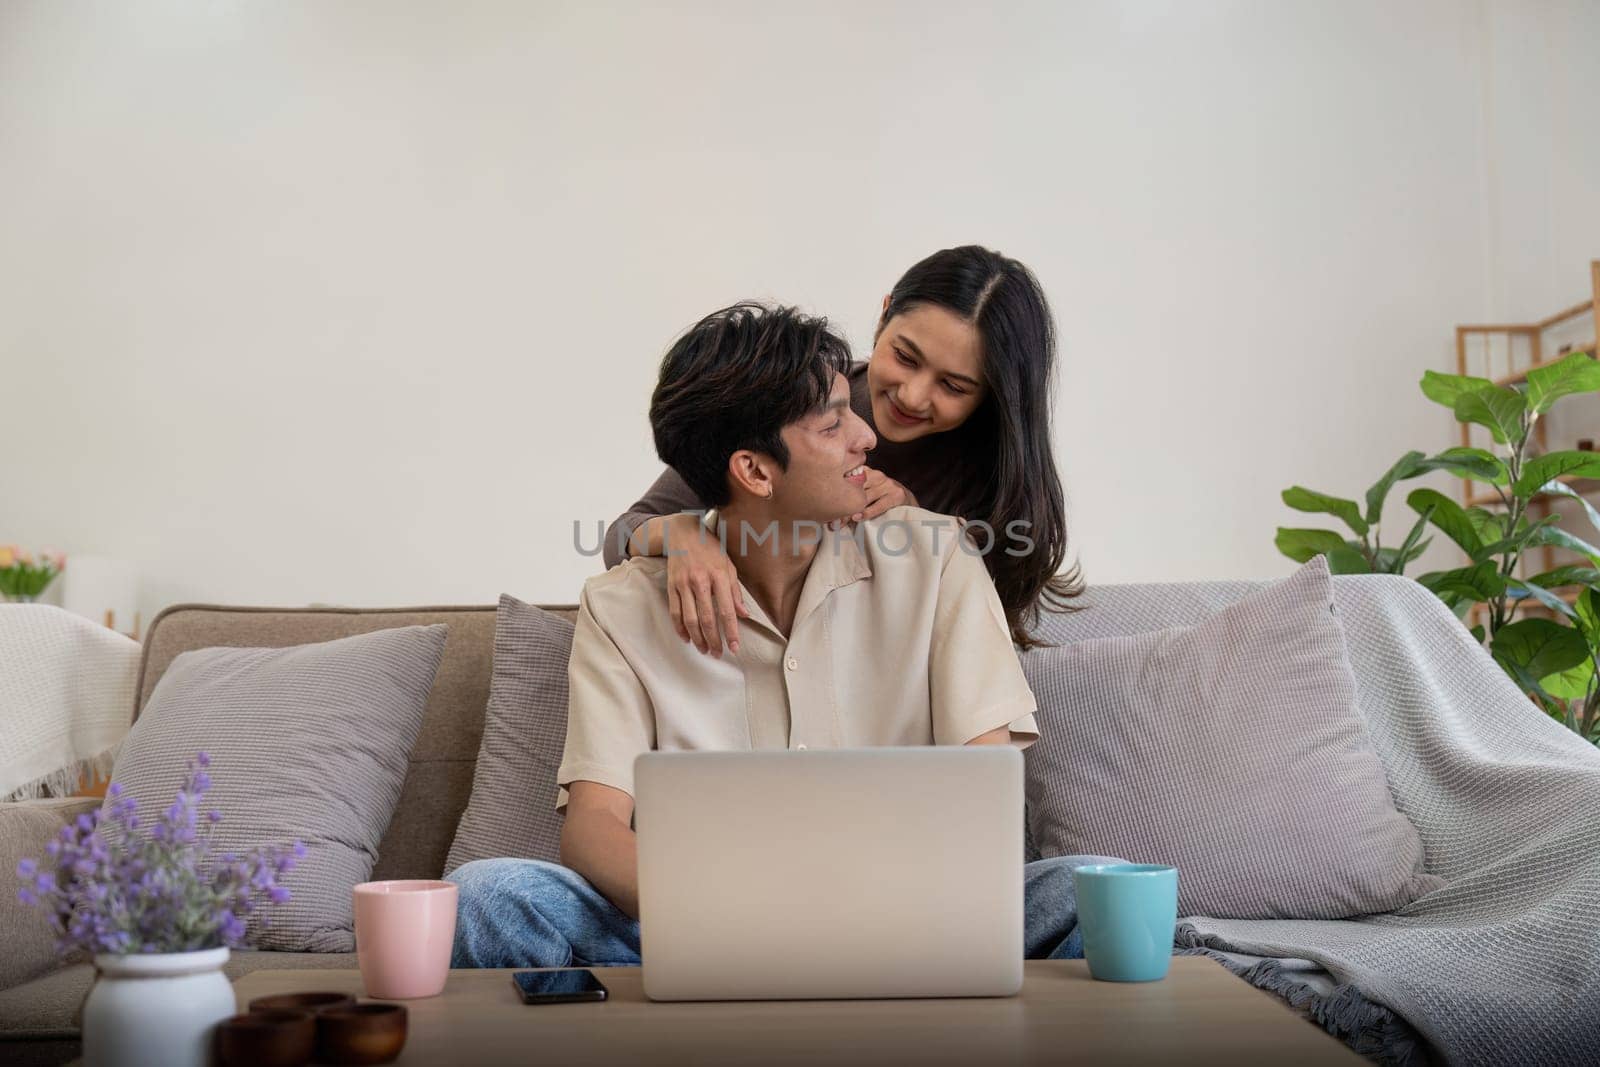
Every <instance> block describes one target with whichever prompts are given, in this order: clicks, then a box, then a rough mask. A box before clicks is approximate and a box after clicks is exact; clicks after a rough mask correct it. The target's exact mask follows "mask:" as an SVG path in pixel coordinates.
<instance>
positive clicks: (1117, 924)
mask: <svg viewBox="0 0 1600 1067" xmlns="http://www.w3.org/2000/svg"><path fill="white" fill-rule="evenodd" d="M1072 884H1073V887H1074V888H1075V889H1076V890H1077V894H1078V925H1079V926H1080V927H1081V929H1082V932H1083V955H1084V958H1085V959H1087V960H1088V961H1089V973H1090V974H1092V975H1093V976H1094V977H1096V978H1098V979H1100V980H1101V981H1102V982H1155V981H1159V980H1161V979H1162V978H1165V977H1166V976H1167V968H1168V967H1169V966H1171V964H1172V937H1173V933H1174V931H1175V929H1176V927H1177V924H1178V869H1177V868H1176V867H1162V866H1159V865H1157V864H1149V863H1097V864H1093V865H1091V866H1087V867H1076V868H1074V869H1073V871H1072Z"/></svg>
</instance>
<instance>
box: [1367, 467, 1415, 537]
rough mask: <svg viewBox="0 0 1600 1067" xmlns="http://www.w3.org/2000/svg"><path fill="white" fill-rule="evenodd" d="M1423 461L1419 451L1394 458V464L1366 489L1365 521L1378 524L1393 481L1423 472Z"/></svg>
mask: <svg viewBox="0 0 1600 1067" xmlns="http://www.w3.org/2000/svg"><path fill="white" fill-rule="evenodd" d="M1423 462H1424V460H1423V456H1422V453H1421V452H1407V453H1406V454H1405V455H1403V456H1401V457H1400V458H1399V459H1397V460H1395V463H1394V466H1392V467H1390V468H1389V470H1388V471H1387V472H1386V473H1385V474H1384V476H1383V477H1382V478H1379V479H1378V480H1377V481H1376V482H1373V483H1372V488H1371V489H1368V490H1367V522H1369V523H1371V524H1372V525H1373V526H1376V525H1378V522H1379V520H1381V519H1382V518H1383V501H1384V498H1385V497H1387V496H1388V495H1389V490H1390V489H1393V488H1394V483H1395V482H1398V481H1401V480H1403V479H1406V478H1415V477H1416V476H1417V475H1419V474H1421V473H1423V470H1424V468H1423V466H1422V464H1423Z"/></svg>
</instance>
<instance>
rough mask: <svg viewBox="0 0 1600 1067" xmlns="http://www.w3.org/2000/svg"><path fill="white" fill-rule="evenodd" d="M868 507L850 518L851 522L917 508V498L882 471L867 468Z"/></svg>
mask: <svg viewBox="0 0 1600 1067" xmlns="http://www.w3.org/2000/svg"><path fill="white" fill-rule="evenodd" d="M866 490H867V506H866V507H864V508H862V509H861V510H860V511H858V512H856V513H855V514H854V515H852V516H850V519H849V521H850V522H861V521H863V520H865V519H875V518H877V517H878V516H879V515H882V514H883V513H884V512H886V511H888V510H889V509H890V508H898V507H901V506H906V505H909V506H910V507H916V506H917V498H916V496H915V495H914V494H913V493H912V492H911V490H909V489H907V488H906V487H905V486H903V485H901V484H900V483H899V482H897V481H895V480H894V479H893V478H891V477H889V476H888V475H887V474H885V473H883V472H882V471H880V470H874V469H873V468H872V467H868V468H867V484H866Z"/></svg>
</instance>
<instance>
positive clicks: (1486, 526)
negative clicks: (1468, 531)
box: [1466, 508, 1506, 545]
mask: <svg viewBox="0 0 1600 1067" xmlns="http://www.w3.org/2000/svg"><path fill="white" fill-rule="evenodd" d="M1466 515H1467V521H1468V522H1470V523H1472V532H1473V533H1475V534H1477V535H1478V540H1480V541H1482V542H1483V543H1484V544H1486V545H1487V544H1493V543H1494V542H1495V541H1498V540H1500V539H1501V538H1502V537H1504V536H1505V535H1506V520H1505V516H1503V515H1501V514H1499V513H1497V512H1493V511H1490V510H1489V509H1488V508H1468V509H1467V511H1466Z"/></svg>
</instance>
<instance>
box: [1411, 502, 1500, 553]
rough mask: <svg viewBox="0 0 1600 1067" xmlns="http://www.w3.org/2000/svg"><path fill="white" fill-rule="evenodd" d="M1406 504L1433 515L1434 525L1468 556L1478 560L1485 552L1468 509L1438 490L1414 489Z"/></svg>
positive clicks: (1415, 509)
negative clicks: (1481, 553)
mask: <svg viewBox="0 0 1600 1067" xmlns="http://www.w3.org/2000/svg"><path fill="white" fill-rule="evenodd" d="M1406 503H1407V504H1410V505H1411V509H1412V510H1413V511H1417V512H1421V513H1423V514H1425V515H1431V516H1432V517H1433V524H1434V525H1435V526H1437V527H1438V528H1439V529H1440V531H1442V532H1443V533H1444V535H1445V536H1446V537H1448V538H1450V540H1452V541H1454V542H1455V543H1456V544H1458V545H1460V546H1461V550H1462V551H1463V552H1465V553H1466V554H1467V555H1468V556H1470V557H1472V558H1477V555H1478V553H1479V552H1481V551H1483V541H1482V540H1480V539H1479V537H1478V531H1477V529H1476V527H1474V526H1473V523H1472V520H1471V519H1470V518H1468V517H1467V512H1466V509H1464V508H1463V507H1462V506H1461V505H1460V504H1457V503H1456V502H1455V501H1454V500H1451V499H1450V498H1449V497H1447V496H1445V495H1444V494H1443V493H1441V492H1439V491H1438V490H1437V489H1413V490H1412V491H1411V495H1410V496H1408V497H1406ZM1479 510H1482V509H1479Z"/></svg>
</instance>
